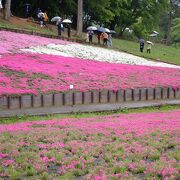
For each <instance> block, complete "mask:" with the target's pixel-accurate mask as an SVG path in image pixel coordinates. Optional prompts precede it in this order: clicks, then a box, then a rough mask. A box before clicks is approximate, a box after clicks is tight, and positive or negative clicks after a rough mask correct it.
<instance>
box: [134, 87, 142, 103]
mask: <svg viewBox="0 0 180 180" xmlns="http://www.w3.org/2000/svg"><path fill="white" fill-rule="evenodd" d="M140 99H141V91H140V89H139V88H136V89H133V100H134V101H140Z"/></svg>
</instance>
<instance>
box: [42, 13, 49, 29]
mask: <svg viewBox="0 0 180 180" xmlns="http://www.w3.org/2000/svg"><path fill="white" fill-rule="evenodd" d="M48 21H49V18H48V15H47V11H45V12H44V21H43V22H44V26H46V25H47V22H48Z"/></svg>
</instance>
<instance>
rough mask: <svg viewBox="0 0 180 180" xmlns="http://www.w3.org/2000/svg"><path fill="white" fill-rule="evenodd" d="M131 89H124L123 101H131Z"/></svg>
mask: <svg viewBox="0 0 180 180" xmlns="http://www.w3.org/2000/svg"><path fill="white" fill-rule="evenodd" d="M132 95H133V90H132V89H126V90H125V101H132V100H133V97H132Z"/></svg>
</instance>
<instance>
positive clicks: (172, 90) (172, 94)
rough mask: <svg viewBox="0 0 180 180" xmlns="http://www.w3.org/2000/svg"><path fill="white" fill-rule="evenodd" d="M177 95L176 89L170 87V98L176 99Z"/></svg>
mask: <svg viewBox="0 0 180 180" xmlns="http://www.w3.org/2000/svg"><path fill="white" fill-rule="evenodd" d="M174 97H175V90H174V89H173V88H172V87H169V88H168V98H169V99H174Z"/></svg>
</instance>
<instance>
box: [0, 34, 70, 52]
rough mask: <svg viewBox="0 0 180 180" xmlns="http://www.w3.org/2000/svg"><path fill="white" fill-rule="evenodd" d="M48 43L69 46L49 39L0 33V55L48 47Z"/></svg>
mask: <svg viewBox="0 0 180 180" xmlns="http://www.w3.org/2000/svg"><path fill="white" fill-rule="evenodd" d="M50 43H54V44H62V45H65V44H70V42H67V41H62V40H57V39H50V38H44V37H39V36H33V35H27V34H20V33H14V32H9V31H1V37H0V54H5V53H17V52H20V51H19V50H20V49H21V48H28V47H31V46H42V45H48V44H50Z"/></svg>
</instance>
